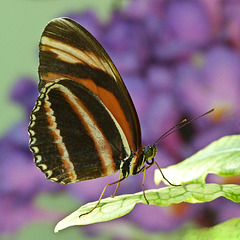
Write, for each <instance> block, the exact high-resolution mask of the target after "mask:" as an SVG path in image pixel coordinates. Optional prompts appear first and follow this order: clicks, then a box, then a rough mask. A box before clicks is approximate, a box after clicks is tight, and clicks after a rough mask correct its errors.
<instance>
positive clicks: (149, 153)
mask: <svg viewBox="0 0 240 240" xmlns="http://www.w3.org/2000/svg"><path fill="white" fill-rule="evenodd" d="M156 154H157V148H156V147H155V146H154V145H149V146H147V147H145V148H144V149H143V157H144V160H145V162H146V163H147V164H148V165H152V164H153V162H154V157H155V156H156Z"/></svg>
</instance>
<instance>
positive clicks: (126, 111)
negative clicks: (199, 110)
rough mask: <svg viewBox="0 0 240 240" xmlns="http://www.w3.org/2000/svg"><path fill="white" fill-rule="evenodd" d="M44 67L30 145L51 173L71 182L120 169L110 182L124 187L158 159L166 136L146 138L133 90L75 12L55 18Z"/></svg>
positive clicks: (47, 34)
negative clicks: (73, 16)
mask: <svg viewBox="0 0 240 240" xmlns="http://www.w3.org/2000/svg"><path fill="white" fill-rule="evenodd" d="M38 73H39V79H40V80H39V84H38V90H39V96H38V99H37V101H36V104H35V107H34V108H33V111H32V113H31V117H30V118H31V120H30V124H29V127H28V132H29V135H30V143H29V146H30V149H31V151H32V152H33V155H34V161H35V164H36V166H37V167H38V168H39V169H40V170H41V171H42V172H43V173H44V174H45V176H46V178H47V179H50V180H52V181H54V182H58V183H61V184H71V183H76V182H78V181H84V180H89V179H96V178H99V177H104V176H109V175H111V174H114V173H115V172H117V171H120V178H119V180H118V181H115V182H113V183H110V184H108V185H106V187H107V186H109V185H112V184H115V183H117V184H118V185H117V188H118V186H119V183H120V182H121V181H122V180H124V179H125V178H127V177H128V176H129V175H136V174H139V173H141V172H144V174H145V171H146V169H147V168H149V167H150V166H151V165H153V164H154V163H156V162H155V161H154V157H155V156H156V152H157V148H156V144H157V142H158V141H159V140H160V139H161V138H159V139H158V140H157V141H156V142H155V143H154V144H153V145H150V146H146V147H144V146H143V145H142V139H141V129H140V124H139V119H138V116H137V112H136V110H135V107H134V104H133V102H132V99H131V97H130V95H129V93H128V90H127V88H126V86H125V84H124V82H123V80H122V78H121V76H120V74H119V73H118V71H117V69H116V67H115V66H114V64H113V62H112V60H111V59H110V57H109V56H108V54H107V53H106V51H105V50H104V48H103V47H102V46H101V45H100V43H99V42H98V41H97V40H96V39H95V38H94V37H93V36H92V35H91V34H90V33H89V32H88V31H87V30H86V29H85V28H83V27H82V26H81V25H79V24H78V23H77V22H75V21H73V20H72V19H69V18H57V19H53V20H52V21H50V22H49V23H48V25H47V26H46V27H45V29H44V31H43V33H42V36H41V40H40V44H39V69H38ZM181 125H183V124H181V123H180V124H178V125H176V126H175V127H173V128H172V129H176V128H178V127H180V126H181ZM172 129H170V131H168V132H167V133H166V134H164V135H163V136H166V135H168V134H169V133H171V130H172ZM156 164H157V163H156ZM157 166H158V164H157ZM158 168H159V166H158ZM159 170H160V171H161V169H160V168H159ZM144 176H145V175H144ZM163 177H164V176H163ZM164 178H165V177H164ZM165 180H166V181H168V180H167V179H165ZM168 182H169V181H168ZM169 184H171V183H170V182H169ZM172 185H173V184H172ZM106 187H105V188H104V190H103V192H102V195H101V196H100V198H99V201H98V204H99V203H100V200H101V198H102V196H103V194H104V191H105V189H106ZM117 188H116V191H117ZM143 190H144V188H143ZM116 191H115V193H114V195H115V194H116ZM143 193H144V197H145V199H146V201H147V198H146V196H145V191H143ZM147 202H148V201H147ZM98 204H97V205H98ZM97 205H96V206H97ZM96 206H95V207H96ZM95 207H94V208H95ZM94 208H93V209H94ZM93 209H92V210H93ZM92 210H91V211H92ZM91 211H90V212H91Z"/></svg>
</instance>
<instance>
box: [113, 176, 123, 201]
mask: <svg viewBox="0 0 240 240" xmlns="http://www.w3.org/2000/svg"><path fill="white" fill-rule="evenodd" d="M121 178H122V173H120V175H119V181H118V183H117V187H116V189H115V191H114V194H113V195H112V198H114V197H115V196H116V194H117V190H118V188H119V185H120V182H121V181H120V179H121Z"/></svg>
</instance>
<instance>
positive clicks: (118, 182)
mask: <svg viewBox="0 0 240 240" xmlns="http://www.w3.org/2000/svg"><path fill="white" fill-rule="evenodd" d="M120 176H121V175H120ZM124 179H125V177H122V178H120V179H119V180H117V181H115V182H112V183H109V184H107V185H106V186H105V187H104V189H103V191H102V194H101V196H100V197H99V199H98V201H97V204H96V205H95V206H94V207H93V208H92V209H91V210H90V211H88V212H86V213H83V214H81V215H80V216H79V218H80V217H82V216H84V215H87V214H89V213H91V212H92V211H93V210H94V209H95V208H96V207H97V206H98V205H99V203H100V202H101V200H102V197H103V195H104V193H105V191H106V189H107V187H108V186H111V185H114V184H116V183H117V184H118V186H119V184H120V182H121V181H123V180H124ZM115 192H116V190H115ZM115 192H114V193H115Z"/></svg>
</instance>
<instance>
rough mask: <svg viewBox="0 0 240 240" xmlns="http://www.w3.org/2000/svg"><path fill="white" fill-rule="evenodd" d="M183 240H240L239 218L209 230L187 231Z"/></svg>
mask: <svg viewBox="0 0 240 240" xmlns="http://www.w3.org/2000/svg"><path fill="white" fill-rule="evenodd" d="M183 239H184V240H205V239H211V240H226V239H231V240H233V239H236V240H237V239H240V218H234V219H231V220H229V221H226V222H224V223H220V224H218V225H216V226H214V227H211V228H203V229H192V230H188V231H187V234H186V235H185V236H184V237H183Z"/></svg>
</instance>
